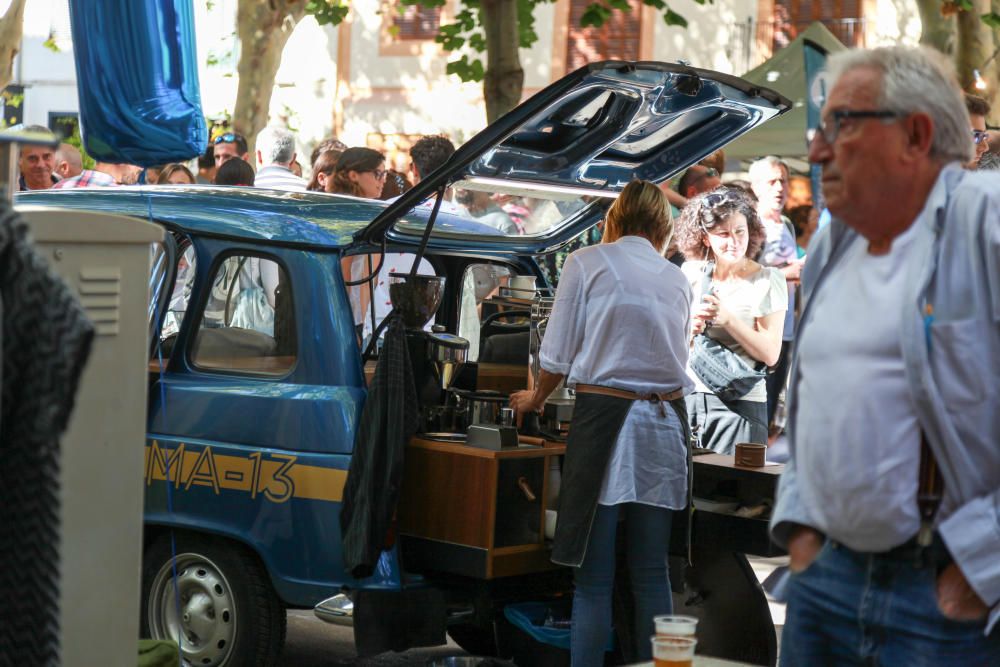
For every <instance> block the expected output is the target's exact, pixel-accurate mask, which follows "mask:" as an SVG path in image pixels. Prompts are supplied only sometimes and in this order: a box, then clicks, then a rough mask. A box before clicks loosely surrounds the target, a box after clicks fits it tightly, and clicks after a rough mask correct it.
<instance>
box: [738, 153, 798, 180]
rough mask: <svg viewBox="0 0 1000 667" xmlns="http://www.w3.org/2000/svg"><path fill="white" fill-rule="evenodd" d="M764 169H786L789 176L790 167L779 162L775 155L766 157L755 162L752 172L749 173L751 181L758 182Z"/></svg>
mask: <svg viewBox="0 0 1000 667" xmlns="http://www.w3.org/2000/svg"><path fill="white" fill-rule="evenodd" d="M764 169H784V171H785V176H788V175H789V171H788V165H787V164H785V163H784V161H783V160H779V159H778V158H776V157H775V156H773V155H765V156H764V157H762V158H761V159H759V160H754V161H753V163H752V164H751V165H750V170H749V171H748V172H747V174H748V175H749V176H750V180H751V181H756V180H757V179H758V178H759V177H760V176H761V172H762V171H763V170H764Z"/></svg>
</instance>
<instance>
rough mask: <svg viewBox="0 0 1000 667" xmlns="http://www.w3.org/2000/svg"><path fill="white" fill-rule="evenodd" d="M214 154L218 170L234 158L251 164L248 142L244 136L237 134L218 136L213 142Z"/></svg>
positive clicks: (229, 133) (230, 133)
mask: <svg viewBox="0 0 1000 667" xmlns="http://www.w3.org/2000/svg"><path fill="white" fill-rule="evenodd" d="M212 154H213V156H214V157H215V168H216V169H218V168H219V167H221V166H222V165H223V164H225V163H226V161H227V160H231V159H233V158H234V157H238V158H240V159H241V160H244V161H245V162H248V163H249V162H251V160H250V152H249V149H248V148H247V140H246V138H245V137H244V136H243V135H242V134H237V133H236V132H226V133H224V134H220V135H219V136H217V137H216V138H215V140H214V141H213V142H212Z"/></svg>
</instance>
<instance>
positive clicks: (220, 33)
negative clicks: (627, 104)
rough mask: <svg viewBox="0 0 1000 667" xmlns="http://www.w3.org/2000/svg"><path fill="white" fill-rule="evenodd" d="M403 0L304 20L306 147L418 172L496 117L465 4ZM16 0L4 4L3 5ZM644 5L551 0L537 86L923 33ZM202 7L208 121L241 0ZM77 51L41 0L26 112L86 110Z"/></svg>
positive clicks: (773, 8) (36, 120)
mask: <svg viewBox="0 0 1000 667" xmlns="http://www.w3.org/2000/svg"><path fill="white" fill-rule="evenodd" d="M392 1H393V0H356V1H354V2H352V3H351V10H350V13H349V15H348V18H347V20H345V21H344V22H343V23H342V24H341V25H339V26H336V27H333V26H319V25H317V23H316V21H315V20H314V19H312V18H311V17H307V18H305V19H304V20H302V21H301V22H300V23H299V25H298V26H297V27H296V28H295V31H294V33H293V34H292V36H291V38H290V39H289V41H288V44H287V45H286V47H285V50H284V52H283V55H282V62H281V66H280V68H279V70H278V74H277V77H276V80H275V88H274V93H273V96H272V100H271V107H270V112H271V122H277V123H283V124H287V125H288V126H289V127H291V128H292V129H294V130H296V131H297V132H298V136H299V139H300V142H301V145H300V154H308V152H309V151H310V150H311V148H312V147H313V146H314V145H315V144H316V143H318V142H319V141H320V140H322V139H323V138H324V137H327V136H330V135H336V136H337V137H339V138H340V139H341V140H342V141H344V142H345V143H347V144H349V145H367V146H371V147H373V148H378V149H382V150H385V151H386V153H387V155H389V156H390V160H391V161H392V162H393V166H395V167H396V168H398V169H405V167H406V163H405V160H406V158H405V150H406V148H407V147H408V146H409V145H410V143H412V141H414V140H415V139H416V138H417V137H419V136H422V135H426V134H435V133H442V132H443V133H445V134H447V135H449V136H451V137H452V138H453V140H455V142H456V143H461V142H463V141H465V140H466V139H468V138H469V137H470V136H472V135H473V134H475V133H476V132H478V131H479V130H481V129H482V128H483V127H484V126H485V124H486V114H485V108H484V105H483V97H482V86H481V84H479V83H463V82H461V81H460V80H459V79H458V77H456V76H452V75H448V74H446V72H445V67H446V65H447V63H448V61H450V60H454V59H456V58H458V57H459V56H460V55H461V53H448V52H445V51H444V50H443V49H442V48H441V46H440V45H438V44H437V43H435V42H434V35H435V34H436V32H437V27H438V25H440V24H441V23H448V22H450V21H451V20H452V17H454V16H455V13H456V12H457V11H459V9H460V3H459V1H458V0H448V2H447V3H446V4H445V6H444V7H443V8H441V9H439V10H432V11H427V10H420V9H418V8H410V9H409V10H407V12H406V13H405V14H403V15H402V16H401V15H399V13H398V12H397V11H395V9H394V8H393V5H392ZM7 2H9V0H0V9H3V6H4V5H5V4H7ZM631 2H632V4H633V6H634V7H633V11H632V12H631V13H630V14H628V15H616V16H614V17H613V18H612V20H610V21H609V22H608V24H606V25H605V26H603V27H602V28H600V29H594V28H587V29H583V28H580V27H579V18H580V16H581V14H582V12H583V11H584V9H585V8H586V6H587V5H588V4H589V0H556V2H554V3H551V4H543V5H540V6H539V7H538V9H537V10H536V15H535V19H536V23H535V29H536V32H537V33H538V36H539V38H538V41H537V42H536V43H535V44H534V45H533V46H532V47H531V48H529V49H522V50H521V53H520V56H521V63H522V66H523V68H524V72H525V80H524V96H525V97H527V96H530V95H531V94H533V93H534V92H536V91H538V90H539V89H541V88H543V87H544V86H546V85H548V84H549V83H551V82H552V81H555V80H556V79H558V78H560V77H561V76H563V75H564V74H566V73H567V72H569V71H572V70H573V69H574V68H576V67H579V66H580V65H582V64H585V63H587V62H594V61H598V60H604V59H609V58H614V59H638V60H663V61H678V60H683V61H685V62H687V63H689V64H691V65H693V66H696V67H705V68H709V69H715V70H719V71H722V72H728V73H734V74H740V73H742V72H745V71H747V70H749V69H751V68H753V67H754V66H756V65H758V64H759V63H761V62H763V61H764V60H765V59H766V58H767V57H769V55H770V54H771V53H772V52H773V51H774V50H775V49H778V48H781V46H783V45H784V44H787V43H788V42H789V41H791V40H792V39H794V37H795V35H796V34H797V31H799V30H801V29H803V28H804V27H805V26H806V25H808V24H809V23H810V22H811V21H813V20H821V21H823V22H824V23H825V24H826V25H827V27H829V28H830V29H831V30H832V31H833V32H834V34H837V35H838V36H839V37H841V39H842V40H843V41H845V43H848V44H849V45H857V46H864V45H868V46H872V45H877V44H882V43H895V42H899V41H903V42H910V43H915V42H916V40H917V39H918V38H919V35H920V22H919V18H918V17H917V12H916V11H915V6H913V0H822V2H818V1H815V0H715V2H714V3H713V4H706V5H699V4H697V3H695V2H693V0H679V1H676V2H673V3H671V8H672V9H673V10H674V11H676V12H678V13H680V14H681V15H683V16H684V17H685V18H686V19H687V20H688V23H689V25H688V27H687V28H679V27H674V26H667V25H666V24H665V23H664V21H663V18H662V15H661V14H660V12H658V11H657V10H655V9H653V8H651V7H648V6H645V5H642V4H641V2H640V1H639V0H631ZM194 3H195V4H194V6H195V10H196V18H195V20H196V32H197V42H198V49H199V60H200V62H201V63H202V65H201V69H200V73H199V76H200V80H201V90H202V103H203V107H204V110H205V113H206V115H207V116H208V117H209V118H218V117H225V115H226V114H227V113H229V112H231V111H232V108H233V105H234V103H235V99H236V88H237V75H236V65H237V62H238V58H239V48H240V47H239V44H238V41H237V39H236V35H235V16H236V7H237V0H214V1H213V2H211V3H208V2H205V1H204V0H194ZM46 44H47V45H48V46H46ZM51 47H54V48H51ZM72 54H73V50H72V39H71V36H70V31H69V11H68V2H67V0H33V2H30V3H28V7H27V11H26V15H25V30H24V41H23V44H22V50H21V55H20V56H19V57H18V58H17V61H16V64H15V72H14V74H15V80H14V84H15V85H17V86H23V90H24V98H23V108H22V112H21V117H22V118H21V119H22V120H23V121H24V122H27V123H31V124H41V125H47V126H51V127H55V126H54V123H58V122H62V120H64V119H65V118H66V117H72V116H73V115H74V114H75V113H76V112H77V109H78V107H77V101H76V85H75V80H76V76H75V68H74V66H73V55H72ZM5 116H7V117H9V116H10V114H5Z"/></svg>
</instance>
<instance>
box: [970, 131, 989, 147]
mask: <svg viewBox="0 0 1000 667" xmlns="http://www.w3.org/2000/svg"><path fill="white" fill-rule="evenodd" d="M988 138H989V133H988V132H986V130H973V131H972V143H974V144H981V143H983V142H984V141H986V140H987V139H988Z"/></svg>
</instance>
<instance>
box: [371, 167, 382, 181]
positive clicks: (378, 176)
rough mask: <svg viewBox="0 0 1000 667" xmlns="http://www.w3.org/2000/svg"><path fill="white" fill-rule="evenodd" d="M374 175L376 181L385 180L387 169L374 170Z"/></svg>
mask: <svg viewBox="0 0 1000 667" xmlns="http://www.w3.org/2000/svg"><path fill="white" fill-rule="evenodd" d="M372 174H373V175H374V176H375V180H376V181H381V180H383V179H385V169H372Z"/></svg>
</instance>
